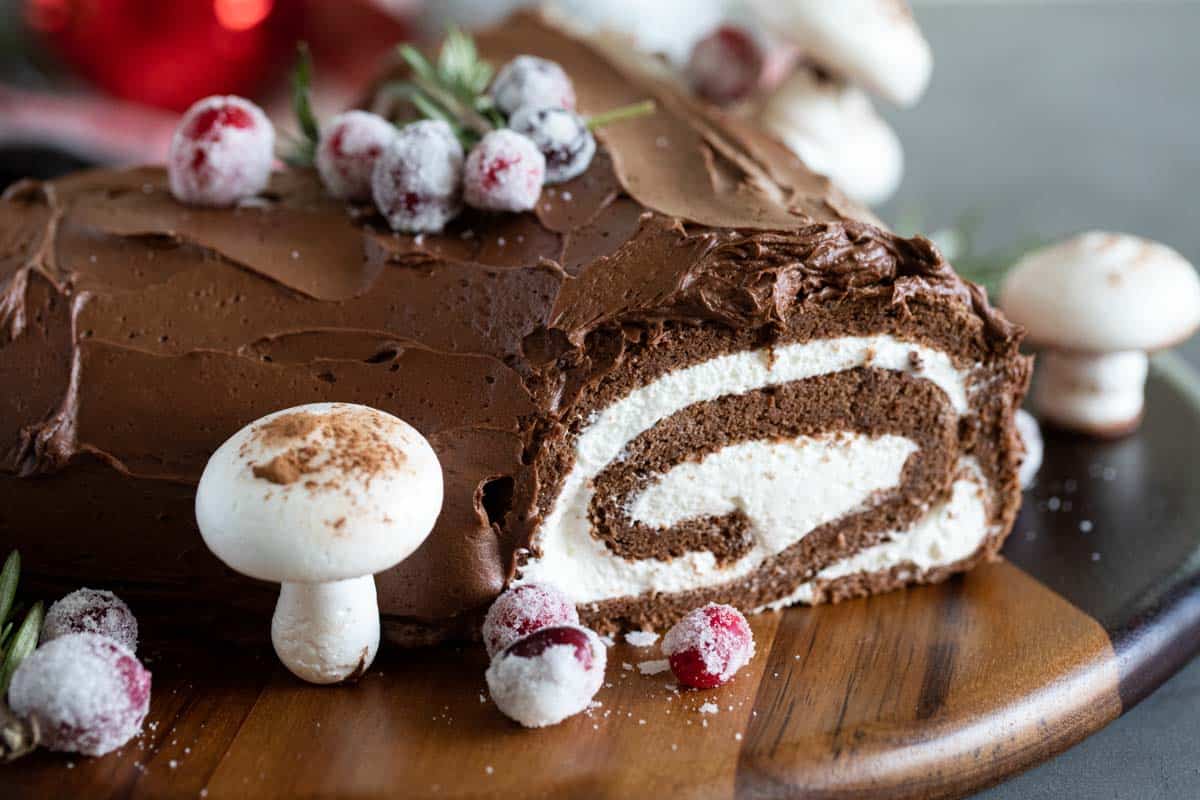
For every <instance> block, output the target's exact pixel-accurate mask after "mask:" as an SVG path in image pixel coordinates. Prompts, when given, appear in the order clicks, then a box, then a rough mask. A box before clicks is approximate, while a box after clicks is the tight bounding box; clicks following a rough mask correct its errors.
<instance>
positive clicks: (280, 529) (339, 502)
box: [196, 403, 442, 684]
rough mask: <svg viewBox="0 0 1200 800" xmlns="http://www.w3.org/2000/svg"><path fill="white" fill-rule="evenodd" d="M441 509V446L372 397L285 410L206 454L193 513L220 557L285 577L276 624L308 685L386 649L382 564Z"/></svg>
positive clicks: (280, 648) (410, 545)
mask: <svg viewBox="0 0 1200 800" xmlns="http://www.w3.org/2000/svg"><path fill="white" fill-rule="evenodd" d="M441 507H442V470H441V466H440V465H439V463H438V459H437V456H436V455H435V454H434V452H433V448H432V447H430V445H429V443H428V442H427V441H426V440H425V438H424V437H422V436H421V434H420V433H418V432H417V431H416V430H415V429H414V428H412V427H411V426H409V425H408V424H407V423H405V422H404V421H402V420H400V419H398V418H396V417H394V416H392V415H391V414H386V413H384V412H382V411H378V410H376V409H373V408H368V407H367V406H360V405H353V404H349V403H314V404H311V405H305V406H297V407H295V408H289V409H285V410H283V411H277V412H275V413H274V414H269V415H267V416H265V417H263V418H262V419H260V420H258V421H257V422H253V423H251V424H249V425H247V426H246V427H244V428H242V429H241V430H240V431H238V432H237V433H235V434H234V435H233V436H231V437H230V438H229V439H228V440H227V441H226V442H225V443H224V444H223V445H221V446H220V448H218V449H217V451H216V452H215V453H214V454H213V456H212V458H210V459H209V461H208V464H207V466H205V468H204V473H203V475H202V476H201V478H200V486H199V488H198V489H197V492H196V521H197V523H198V524H199V527H200V534H201V536H203V538H204V543H205V544H206V545H208V548H209V549H210V550H211V551H212V552H213V554H214V555H216V556H217V558H219V559H221V560H222V561H224V562H225V563H226V564H227V565H229V566H230V567H231V568H232V569H234V570H236V571H237V572H240V573H242V574H243V575H248V576H250V577H253V578H259V579H261V580H268V581H275V582H278V583H281V584H282V586H281V588H280V593H279V602H278V604H277V605H276V607H275V616H274V618H273V619H272V622H271V640H272V643H273V644H274V646H275V652H276V654H277V655H278V656H279V660H280V661H282V662H283V663H284V665H285V666H286V667H287V668H288V669H289V670H291V671H292V673H293V674H295V675H296V676H297V677H299V678H301V679H303V680H306V681H308V682H310V683H320V684H327V683H337V682H339V681H343V680H346V679H348V678H353V677H356V676H358V675H360V674H362V672H363V671H365V670H366V669H367V667H369V666H370V665H371V662H372V661H373V660H374V658H375V653H376V651H377V650H378V648H379V608H378V605H377V601H376V596H375V580H374V577H373V575H374V573H376V572H381V571H383V570H386V569H388V568H390V567H392V566H394V565H395V564H397V563H399V562H400V561H403V560H404V559H405V558H407V557H408V556H409V555H410V554H411V553H412V552H413V551H414V550H416V549H417V547H418V546H419V545H420V544H421V542H423V541H424V540H425V537H426V536H428V535H429V532H430V530H432V528H433V524H434V522H435V521H436V519H437V517H438V514H439V512H440V511H441Z"/></svg>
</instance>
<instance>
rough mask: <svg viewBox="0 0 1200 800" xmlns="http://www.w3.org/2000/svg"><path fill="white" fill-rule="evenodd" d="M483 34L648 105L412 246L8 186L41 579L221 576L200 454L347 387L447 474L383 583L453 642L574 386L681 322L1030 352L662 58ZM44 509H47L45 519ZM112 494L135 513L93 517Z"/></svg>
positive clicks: (4, 444) (5, 273)
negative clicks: (891, 327) (878, 319)
mask: <svg viewBox="0 0 1200 800" xmlns="http://www.w3.org/2000/svg"><path fill="white" fill-rule="evenodd" d="M479 45H480V48H481V50H482V52H483V53H484V55H485V56H486V57H488V58H489V59H490V60H492V61H493V62H496V63H499V62H503V61H504V60H506V59H507V58H509V57H510V56H512V55H515V54H517V53H521V52H530V53H535V54H537V55H541V56H544V57H547V58H551V59H553V60H555V61H558V62H559V63H561V64H562V65H563V66H564V68H565V69H566V71H567V72H568V74H570V75H571V76H572V78H573V80H574V81H575V85H576V91H577V95H578V98H579V105H580V108H581V110H582V111H583V112H585V113H586V112H595V111H600V110H604V109H607V108H612V107H615V106H618V105H621V104H624V103H627V102H633V101H636V100H640V99H643V98H646V97H652V98H654V99H655V100H656V102H657V103H658V111H657V113H655V114H654V115H652V116H649V117H645V118H642V119H638V120H635V121H632V122H627V123H623V124H620V125H614V126H612V127H610V128H606V129H604V130H603V131H601V132H600V135H599V138H600V140H601V145H602V147H601V153H600V154H599V155H598V157H597V158H596V160H595V161H594V163H593V165H592V166H591V168H590V169H589V170H588V171H587V172H586V173H585V174H584V175H582V176H580V177H579V178H577V179H575V180H573V181H571V182H569V183H566V184H563V185H560V186H557V187H553V188H548V189H547V190H545V191H544V192H543V196H542V199H541V201H540V203H539V205H538V208H537V210H536V213H533V214H524V215H487V214H482V213H475V212H468V213H466V214H464V215H463V216H462V217H460V218H459V219H458V220H456V221H455V222H454V223H452V224H451V225H450V226H449V227H448V228H447V230H446V231H445V232H444V233H442V234H440V235H426V236H419V237H409V236H401V235H397V234H394V233H392V232H390V231H389V230H387V229H386V226H385V225H384V224H383V223H382V220H381V219H379V218H378V217H376V216H374V215H372V214H371V213H369V212H368V211H367V210H364V209H348V208H347V207H345V206H344V205H343V204H341V203H340V202H337V201H335V200H333V199H331V198H329V197H328V196H327V195H325V194H324V193H323V192H322V190H321V188H320V185H319V182H318V181H317V179H316V177H315V175H314V174H313V173H312V172H309V171H287V172H282V173H279V174H277V175H276V176H275V177H274V179H273V180H272V182H271V186H270V189H269V191H268V192H267V193H265V194H264V196H263V197H261V198H256V199H255V200H254V202H252V203H247V204H244V205H243V207H240V208H237V209H233V210H213V209H204V208H195V207H188V206H184V205H181V204H179V203H177V202H176V201H175V200H173V199H172V198H171V196H170V195H169V193H168V191H167V188H166V176H165V173H164V171H163V170H162V169H160V168H140V169H131V170H125V171H112V170H97V171H91V172H85V173H81V174H77V175H73V176H70V177H67V178H64V179H62V180H57V181H52V182H48V183H44V184H39V183H33V182H26V183H23V184H18V185H17V186H14V187H12V188H11V189H10V190H9V191H8V192H7V193H6V195H5V198H4V202H3V204H2V205H0V385H3V386H4V387H5V391H3V392H0V508H8V509H9V511H7V512H5V511H0V534H2V535H0V538H3V539H4V540H6V541H12V542H13V543H14V544H16V545H18V546H22V547H27V548H29V549H30V550H31V551H32V553H31V557H29V558H27V563H29V564H30V565H31V568H32V569H33V570H34V571H41V572H44V573H48V574H60V575H68V574H72V572H75V574H78V571H79V570H80V569H81V567H80V565H81V564H84V565H86V569H91V570H103V571H106V572H107V573H108V574H117V575H121V576H122V577H124V578H126V579H128V580H132V581H144V582H150V583H153V582H155V581H156V580H159V579H161V580H162V582H163V583H164V584H170V586H169V587H168V588H175V589H178V588H179V585H180V584H186V583H189V582H194V583H195V584H196V585H197V586H205V585H217V584H218V583H219V582H222V581H224V582H228V581H229V580H230V579H229V576H228V574H227V573H226V572H225V571H224V570H223V568H222V567H220V566H219V565H218V564H216V563H215V562H214V561H213V560H212V559H211V558H209V557H208V556H207V554H205V553H204V552H203V546H202V544H201V543H200V540H199V537H198V535H197V534H196V533H195V530H194V524H193V523H192V522H191V520H190V517H189V515H188V514H187V512H186V503H187V502H188V498H189V497H190V487H191V486H193V485H194V483H195V482H196V480H197V479H198V477H199V474H200V471H201V469H202V468H203V466H204V463H205V461H206V459H207V458H208V456H209V454H210V453H211V452H212V451H213V450H214V449H215V448H216V447H217V446H218V445H219V444H220V443H221V442H222V441H223V440H224V439H225V438H227V437H228V436H229V435H231V434H232V433H233V432H234V431H236V430H237V429H239V428H240V427H241V426H243V425H245V424H246V423H248V422H250V421H252V420H253V419H255V418H257V417H259V416H262V415H264V414H267V413H269V412H272V411H275V410H278V409H279V408H281V407H286V406H291V405H297V404H300V403H304V402H314V401H324V400H344V401H353V402H359V403H365V404H368V405H372V406H376V407H379V408H381V409H384V410H387V411H389V412H392V413H394V414H397V415H398V416H400V417H402V418H403V419H405V420H407V421H408V422H409V423H411V424H412V425H414V426H415V427H416V428H418V429H419V430H420V431H422V432H423V433H424V434H425V435H426V436H427V437H428V438H429V440H430V441H431V443H432V444H433V446H434V448H435V449H436V450H437V452H438V455H439V458H440V459H441V461H442V464H443V467H444V469H445V477H446V495H445V496H446V502H445V507H444V510H443V512H442V516H441V518H440V520H439V522H438V525H437V528H436V529H435V532H434V534H433V535H432V536H431V537H430V539H429V540H428V541H427V542H426V544H425V545H424V546H423V547H422V548H421V549H420V550H419V551H418V552H417V553H416V554H415V555H414V556H413V557H412V558H410V559H409V560H407V561H406V562H404V563H403V564H402V565H401V566H400V567H398V568H396V569H395V570H393V571H391V572H389V573H387V574H386V575H384V576H381V579H380V600H381V606H382V608H383V610H384V612H385V614H386V615H389V616H391V617H392V618H396V619H401V620H404V621H406V622H411V623H412V624H414V625H416V626H429V627H430V628H432V629H440V628H442V627H445V626H446V625H448V624H451V623H452V621H453V620H454V619H456V618H459V617H461V616H462V615H464V614H465V613H467V612H474V611H475V610H477V609H478V608H479V607H480V606H482V605H484V604H486V603H487V602H488V601H489V599H490V598H491V597H493V596H494V595H495V593H496V592H497V591H498V590H499V589H500V587H501V585H502V583H503V581H504V580H505V579H506V578H507V576H508V574H509V573H510V570H511V569H512V559H513V552H514V550H515V549H516V548H517V547H518V546H521V545H523V544H524V543H526V542H527V540H528V534H529V531H530V530H531V528H532V526H533V525H534V524H536V521H537V517H538V513H539V511H540V510H543V509H544V507H545V503H546V502H547V501H546V497H547V496H548V495H547V492H548V491H549V489H550V488H551V487H552V484H553V482H554V473H555V470H554V469H553V468H551V467H549V466H546V465H545V464H544V463H543V460H544V459H543V454H544V453H546V452H548V450H547V444H548V443H550V442H552V441H554V440H555V439H556V437H557V438H558V439H559V440H561V439H562V437H564V436H566V435H567V433H568V432H569V430H570V429H571V428H572V426H577V424H578V422H579V419H580V415H582V414H583V413H585V412H586V411H588V410H589V409H588V408H585V407H583V406H580V405H578V404H577V401H578V400H579V398H580V397H581V396H585V395H586V396H588V397H589V401H588V402H589V403H590V402H597V400H596V398H601V399H602V398H603V397H604V394H605V392H608V393H610V394H611V393H614V392H619V390H620V387H619V386H616V385H613V386H608V387H607V388H606V389H604V390H603V391H600V392H599V393H597V392H596V391H594V390H595V387H598V386H601V385H602V384H604V382H605V380H606V377H607V376H611V375H616V374H620V373H622V370H625V369H626V367H625V366H623V365H624V364H625V360H626V352H627V349H628V348H627V344H629V343H645V342H648V341H652V340H654V338H655V337H657V336H662V335H665V332H668V331H670V330H674V329H675V328H678V327H679V326H685V327H686V326H701V327H705V328H708V329H713V330H725V331H729V332H730V334H729V336H728V337H726V339H727V340H728V342H729V343H730V344H728V345H727V346H730V347H732V346H735V345H736V344H738V343H741V344H742V345H746V344H753V343H770V342H771V341H774V340H775V339H778V338H780V337H781V336H785V334H786V337H787V338H799V337H798V336H797V334H796V333H795V331H796V330H798V329H800V328H803V326H804V324H806V323H804V320H805V319H807V318H808V317H809V312H810V311H812V310H813V309H816V308H818V307H821V306H822V305H827V304H833V305H835V306H836V305H839V304H841V305H847V304H853V303H856V302H858V301H859V300H861V299H864V298H865V299H872V298H874V299H879V298H883V300H884V302H885V305H886V306H887V307H888V308H890V309H892V310H893V312H894V314H895V315H897V317H898V318H900V319H903V317H904V316H905V314H907V313H908V308H909V304H911V303H914V302H917V303H919V304H924V305H925V306H929V305H930V304H934V305H937V306H938V307H939V308H941V309H942V310H943V311H944V310H945V309H950V311H949V312H946V313H949V314H951V316H954V315H957V317H956V321H955V323H954V325H955V326H957V327H954V328H953V330H954V332H955V333H956V334H961V336H962V337H964V341H963V342H960V343H958V344H954V343H950V344H949V345H948V349H951V350H953V349H954V348H956V347H957V348H958V350H959V351H960V352H961V353H962V356H961V357H962V358H963V359H968V358H972V359H979V358H994V359H999V360H1005V359H1015V358H1017V356H1016V344H1017V332H1016V330H1015V329H1014V328H1013V327H1012V326H1011V325H1009V324H1008V323H1007V322H1006V321H1005V320H1004V319H1003V318H1002V317H1000V316H999V315H998V314H997V313H996V312H994V311H993V310H992V309H991V308H990V307H989V306H988V305H987V302H986V300H985V299H984V298H983V295H982V294H981V293H980V292H979V291H978V290H977V289H975V288H974V287H970V286H968V285H967V284H965V283H964V282H962V281H961V280H960V279H959V278H958V277H957V276H956V275H955V274H954V273H953V271H952V270H951V268H950V267H949V265H947V264H946V262H945V261H944V260H943V259H942V258H941V256H940V255H939V254H938V253H937V251H936V250H935V249H934V248H933V246H932V245H931V244H930V243H929V242H927V241H926V240H924V239H920V238H917V239H912V240H906V239H902V238H899V237H897V236H895V235H894V234H892V233H890V232H888V231H886V230H884V229H882V228H881V227H879V226H878V225H877V224H876V221H875V220H874V218H873V217H872V216H871V215H870V213H869V212H867V211H865V210H863V209H861V208H858V207H857V206H855V205H854V204H853V203H851V202H850V201H849V200H847V199H846V198H845V197H843V196H842V195H841V194H840V193H839V192H837V191H836V190H834V189H833V188H832V187H831V186H830V185H829V183H828V181H827V180H826V179H824V178H821V177H819V176H817V175H815V174H813V173H811V172H809V171H808V170H806V169H805V168H804V166H803V165H802V164H801V163H800V162H799V161H798V160H797V159H796V158H795V157H794V156H792V155H791V154H790V153H789V152H787V151H786V150H785V149H784V148H783V147H782V146H781V145H779V144H777V143H776V142H774V141H772V140H770V139H768V138H766V137H764V136H762V135H760V134H758V133H757V132H755V131H753V130H751V129H749V128H748V127H747V126H746V125H745V124H744V123H742V122H740V121H738V120H736V119H732V118H728V117H725V116H724V115H722V114H721V113H720V112H718V111H715V110H712V109H709V108H706V107H703V106H701V105H699V104H697V103H696V102H693V101H692V100H691V99H689V98H687V97H686V96H684V95H683V94H682V93H680V92H678V91H677V90H676V89H675V88H674V87H673V86H672V85H671V84H670V81H669V80H668V79H667V78H666V77H664V76H662V75H658V74H654V70H653V68H652V67H650V68H647V66H646V65H645V64H637V63H635V62H634V61H633V59H632V57H631V56H628V55H626V54H614V53H604V52H602V51H601V50H600V49H598V48H597V47H594V46H592V45H590V44H587V43H584V42H581V41H579V40H576V39H573V38H571V37H568V36H566V35H563V34H562V33H560V32H557V31H555V30H553V29H551V28H549V27H547V26H546V25H544V24H543V23H542V22H541V21H540V20H538V19H537V18H536V17H533V16H522V17H518V18H515V19H514V20H511V21H510V22H509V23H507V24H506V25H505V26H503V27H502V28H501V29H499V30H497V31H494V32H491V33H488V34H485V35H482V36H481V37H480V38H479ZM814 318H815V317H814ZM964 320H966V322H964ZM789 331H790V333H788V332H789ZM947 338H952V337H950V336H949V335H948V336H947ZM1016 372H1020V370H1017V371H1016ZM1015 374H1016V373H1014V375H1015ZM1021 380H1023V373H1022V374H1021V375H1016V377H1015V378H1014V381H1015V383H1020V382H1021ZM1014 385H1015V384H1014ZM535 462H537V463H538V466H537V468H531V465H532V464H534V463H535ZM539 481H541V484H539ZM35 484H36V485H37V487H38V491H36V492H34V491H27V490H26V489H25V487H27V486H33V485H35ZM48 495H52V496H53V497H54V498H55V499H54V500H53V502H54V503H55V504H56V505H57V507H58V509H59V511H58V513H54V514H47V515H42V516H39V515H37V514H36V513H34V512H33V511H32V510H31V509H30V508H28V507H29V506H30V505H31V504H34V503H44V502H47V500H46V496H48ZM98 497H99V498H101V499H100V500H98V499H97V498H98ZM98 502H99V503H102V504H111V507H112V508H122V509H124V510H125V516H126V519H127V523H126V524H127V526H128V527H126V528H123V529H120V530H108V529H105V530H95V529H93V528H92V527H91V520H92V519H94V518H95V513H94V511H95V507H96V504H97V503H98ZM106 507H107V506H106ZM34 520H36V523H35V522H34ZM34 527H36V529H34ZM111 527H116V525H112V526H111ZM185 563H186V564H187V567H186V569H184V568H182V567H180V566H178V565H181V564H185ZM88 577H91V576H88ZM221 585H225V584H221ZM233 585H240V584H237V583H236V582H235V583H234V584H233Z"/></svg>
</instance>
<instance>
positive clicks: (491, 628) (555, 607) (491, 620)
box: [483, 583, 579, 656]
mask: <svg viewBox="0 0 1200 800" xmlns="http://www.w3.org/2000/svg"><path fill="white" fill-rule="evenodd" d="M578 622H579V613H578V612H577V611H576V610H575V605H574V604H573V603H572V602H571V601H570V600H568V599H567V596H566V595H564V594H563V593H562V592H560V591H559V590H558V589H556V588H555V587H553V586H550V585H548V584H543V583H523V584H521V585H520V586H514V587H513V588H511V589H509V590H508V591H507V592H505V593H504V594H502V595H500V596H499V597H497V598H496V602H494V603H492V607H491V608H489V609H488V613H487V616H486V617H485V618H484V620H483V645H484V647H486V648H487V652H488V655H489V656H495V655H496V653H499V652H500V651H501V650H503V649H504V648H506V647H508V646H509V645H510V644H512V643H513V642H515V641H517V640H518V639H520V638H521V637H523V636H528V635H529V634H531V633H533V632H534V631H537V630H540V629H542V628H546V627H549V626H551V625H565V624H571V625H574V624H576V623H578Z"/></svg>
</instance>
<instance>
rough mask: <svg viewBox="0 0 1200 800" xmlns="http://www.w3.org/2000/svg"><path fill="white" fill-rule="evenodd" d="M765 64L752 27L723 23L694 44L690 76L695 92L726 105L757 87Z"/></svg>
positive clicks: (688, 75) (761, 49) (743, 96)
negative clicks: (746, 27) (751, 30)
mask: <svg viewBox="0 0 1200 800" xmlns="http://www.w3.org/2000/svg"><path fill="white" fill-rule="evenodd" d="M765 65H766V54H765V53H764V51H763V48H762V46H761V45H760V44H759V42H758V40H756V39H755V37H754V36H753V35H752V34H751V33H750V32H749V31H747V30H746V29H745V28H741V27H738V26H736V25H722V26H720V27H719V28H717V29H716V30H715V31H713V32H712V33H710V34H709V35H707V36H705V37H704V38H703V39H701V40H700V41H698V42H696V44H695V45H694V46H693V47H692V52H691V55H690V56H689V57H688V63H687V79H688V82H689V83H690V84H691V86H692V89H693V91H695V92H696V94H698V95H700V96H701V97H703V98H704V99H706V100H708V101H709V102H711V103H716V104H717V105H727V104H729V103H733V102H736V101H738V100H741V99H743V98H746V97H748V96H749V95H750V94H751V93H752V92H753V91H754V89H755V88H756V87H757V86H758V83H759V79H760V77H761V76H762V74H763V68H764V67H765Z"/></svg>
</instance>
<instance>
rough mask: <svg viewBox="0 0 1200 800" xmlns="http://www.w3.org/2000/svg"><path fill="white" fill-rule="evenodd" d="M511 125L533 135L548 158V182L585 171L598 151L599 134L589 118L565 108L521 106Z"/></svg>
mask: <svg viewBox="0 0 1200 800" xmlns="http://www.w3.org/2000/svg"><path fill="white" fill-rule="evenodd" d="M508 127H510V128H512V129H513V130H514V131H516V132H517V133H519V134H521V135H522V136H525V137H527V138H528V139H530V140H531V141H532V142H533V143H534V144H535V145H537V148H538V150H541V151H542V155H543V156H545V158H546V177H545V182H546V183H562V182H563V181H569V180H571V178H574V177H575V176H576V175H579V174H581V173H582V172H583V171H584V170H585V169H587V168H588V165H589V164H591V163H592V157H593V156H594V155H596V138H595V137H594V136H592V132H591V131H590V130H588V126H587V121H586V120H584V118H583V117H581V116H579V115H578V114H576V113H575V112H574V111H568V110H567V109H565V108H534V107H532V106H525V107H524V108H518V109H517V110H516V111H515V112H513V115H512V116H511V117H509V119H508Z"/></svg>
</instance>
